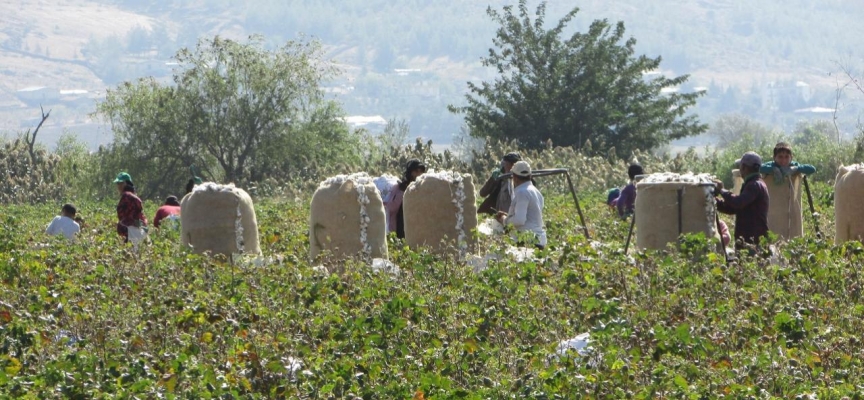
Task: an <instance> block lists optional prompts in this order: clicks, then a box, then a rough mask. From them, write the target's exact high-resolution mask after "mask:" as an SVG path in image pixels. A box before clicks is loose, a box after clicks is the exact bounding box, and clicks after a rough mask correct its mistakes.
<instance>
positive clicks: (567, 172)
mask: <svg viewBox="0 0 864 400" xmlns="http://www.w3.org/2000/svg"><path fill="white" fill-rule="evenodd" d="M560 174H564V176H566V177H567V186H568V187H569V188H570V194H571V195H573V203H575V204H576V212H578V213H579V221H580V222H581V223H582V231H583V232H584V233H585V238H586V239H591V236H590V235H589V234H588V224H586V223H585V215H584V214H582V207H580V206H579V199H578V198H577V197H576V190H575V189H574V188H573V180H572V179H570V170H569V169H567V168H554V169H538V170H536V171H531V177H532V178H537V177H541V176H551V175H560ZM511 176H513V173H512V172H507V173H504V174H501V175H500V176H499V177H498V179H504V178H509V177H511Z"/></svg>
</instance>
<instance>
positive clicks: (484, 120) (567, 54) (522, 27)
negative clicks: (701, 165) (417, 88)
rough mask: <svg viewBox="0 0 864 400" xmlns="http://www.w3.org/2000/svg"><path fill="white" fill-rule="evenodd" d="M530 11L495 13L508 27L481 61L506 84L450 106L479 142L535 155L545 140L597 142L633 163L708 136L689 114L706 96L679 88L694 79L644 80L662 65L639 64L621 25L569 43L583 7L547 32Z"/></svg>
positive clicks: (472, 89)
mask: <svg viewBox="0 0 864 400" xmlns="http://www.w3.org/2000/svg"><path fill="white" fill-rule="evenodd" d="M525 3H526V1H525V0H521V1H520V2H519V5H518V15H517V14H514V9H513V6H506V7H504V8H503V10H502V11H500V12H499V11H497V10H494V9H492V8H491V7H490V8H488V9H487V13H488V14H489V16H490V17H491V18H492V19H493V20H494V21H495V22H497V23H498V24H499V25H500V26H499V28H498V30H497V35H496V37H495V38H494V39H493V43H494V45H495V48H491V49H489V54H488V56H486V57H484V58H483V59H482V62H483V65H485V66H487V67H492V68H494V69H495V70H496V71H497V73H498V77H497V78H496V79H495V80H494V81H492V82H481V83H479V84H474V83H471V82H469V83H468V88H469V93H468V94H466V99H467V105H465V106H461V107H456V106H452V105H451V106H450V110H451V111H452V112H457V113H462V114H464V115H465V121H466V123H467V125H468V127H469V129H470V130H471V134H472V135H473V136H476V137H491V138H495V139H503V140H516V141H517V142H518V143H519V144H521V145H522V146H526V147H529V148H538V147H541V146H543V144H544V142H546V141H547V140H551V141H552V142H553V143H554V144H556V145H562V146H575V147H576V148H582V147H583V146H584V145H585V144H586V143H587V142H588V141H589V140H590V143H591V148H592V149H594V150H596V151H600V152H607V151H609V150H611V149H612V148H614V149H615V151H616V153H617V154H618V156H620V157H627V156H629V155H630V153H631V152H632V150H633V149H652V148H654V147H657V146H659V145H661V144H664V143H667V142H669V141H670V140H673V139H678V138H682V137H686V136H690V135H695V134H699V133H701V132H703V131H704V130H705V129H706V128H707V127H706V126H705V125H703V124H701V123H700V122H699V121H698V119H697V118H696V117H695V116H693V115H687V108H689V107H691V106H693V105H694V104H695V103H696V99H697V98H698V97H699V96H700V95H701V93H698V92H696V93H679V92H677V91H675V90H674V89H673V88H677V87H678V86H679V85H681V84H682V83H684V82H686V81H687V78H688V76H686V75H684V76H679V77H675V78H666V77H664V76H662V75H659V76H655V77H651V75H646V72H649V71H655V70H657V69H658V68H659V66H660V61H661V59H660V57H657V58H649V57H647V56H644V55H641V56H636V55H635V50H634V47H635V45H636V39H634V38H632V37H631V38H629V39H626V40H624V23H623V22H618V23H617V24H616V25H614V26H613V25H610V24H609V22H608V21H607V20H605V19H604V20H595V21H594V22H593V23H591V25H590V27H589V28H588V31H587V32H585V33H582V32H576V33H574V34H572V35H571V36H570V37H569V38H564V39H562V34H563V32H564V31H565V29H566V28H567V24H568V23H569V22H570V21H571V20H572V19H573V18H574V16H575V15H576V14H577V13H578V12H579V9H578V8H574V9H573V10H572V11H570V12H569V13H567V14H566V15H565V16H564V17H563V18H562V19H561V20H560V21H558V23H557V24H556V25H555V26H554V27H552V28H551V29H546V28H544V25H545V13H546V5H545V3H541V4H540V5H539V6H538V7H537V10H536V12H535V16H534V18H532V16H531V15H530V13H529V10H528V8H527V7H526V4H525ZM622 41H623V42H622ZM664 89H667V90H664Z"/></svg>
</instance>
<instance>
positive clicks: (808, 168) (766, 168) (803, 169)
mask: <svg viewBox="0 0 864 400" xmlns="http://www.w3.org/2000/svg"><path fill="white" fill-rule="evenodd" d="M789 166H790V167H797V168H798V173H799V174H804V175H810V174H814V173H816V167H814V166H812V165H810V164H799V163H798V162H797V161H792V162H790V163H789ZM776 171H779V174H780V175H779V177H781V178H782V177H785V176H787V175H789V170H788V169H784V168H782V167H780V166H779V165H777V164H775V163H774V161H768V162H766V163H764V164H762V166H760V167H759V173H760V174H763V175H774V176H775V177H777V176H778V175H775V172H776ZM774 183H777V184H782V183H783V179H780V180H777V179H774Z"/></svg>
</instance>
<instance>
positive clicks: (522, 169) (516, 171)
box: [510, 161, 531, 178]
mask: <svg viewBox="0 0 864 400" xmlns="http://www.w3.org/2000/svg"><path fill="white" fill-rule="evenodd" d="M510 172H512V173H513V175H519V176H521V177H523V178H525V177H529V176H531V166H530V165H528V163H527V162H525V161H518V162H516V164H513V168H512V169H510Z"/></svg>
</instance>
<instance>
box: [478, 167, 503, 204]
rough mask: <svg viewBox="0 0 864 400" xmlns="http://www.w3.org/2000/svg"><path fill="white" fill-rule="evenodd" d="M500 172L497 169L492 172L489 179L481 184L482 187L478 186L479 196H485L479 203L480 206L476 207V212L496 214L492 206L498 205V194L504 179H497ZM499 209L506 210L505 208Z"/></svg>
mask: <svg viewBox="0 0 864 400" xmlns="http://www.w3.org/2000/svg"><path fill="white" fill-rule="evenodd" d="M500 174H501V173H500V172H499V171H495V172H494V173H492V175H491V176H490V177H489V179H487V180H486V183H485V184H483V187H482V188H480V197H485V199H484V200H483V202H482V203H480V207H478V208H477V214H491V215H495V214H497V212H496V211H495V210H494V208H495V207H497V206H498V194H500V193H501V187H502V186H503V182H504V180H502V179H498V176H499V175H500ZM501 211H504V212H507V210H501Z"/></svg>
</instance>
